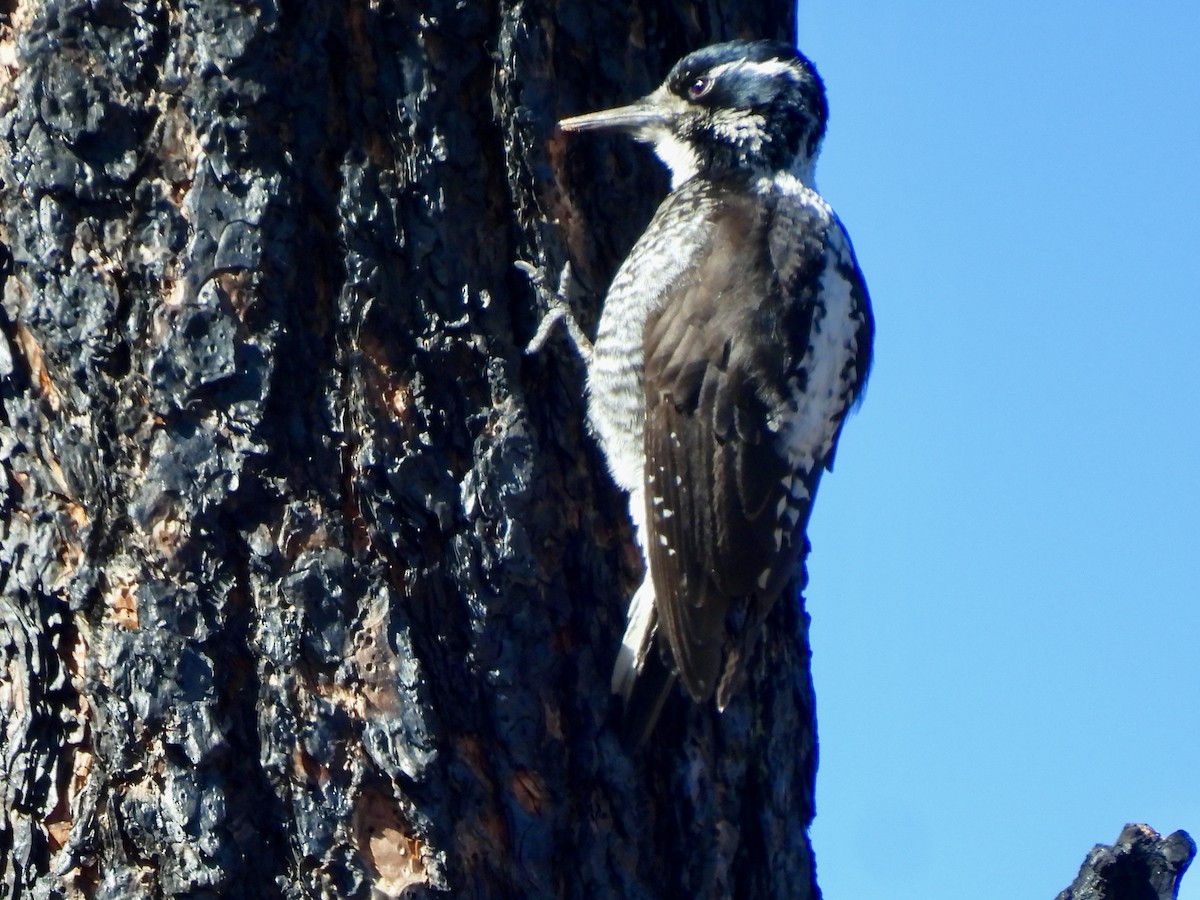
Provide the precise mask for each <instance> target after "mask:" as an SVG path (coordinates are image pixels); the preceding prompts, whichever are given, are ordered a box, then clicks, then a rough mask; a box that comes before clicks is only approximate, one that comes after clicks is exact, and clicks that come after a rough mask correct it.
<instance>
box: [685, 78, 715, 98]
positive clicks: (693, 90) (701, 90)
mask: <svg viewBox="0 0 1200 900" xmlns="http://www.w3.org/2000/svg"><path fill="white" fill-rule="evenodd" d="M712 86H713V82H712V79H711V78H706V77H704V76H703V75H701V76H700V77H699V78H697V79H696V80H695V81H693V82H692V83H691V84H690V85H688V89H687V92H688V96H689V97H691V98H692V99H693V100H699V99H700V98H701V97H703V96H704V95H705V94H707V93H708V92H709V91H710V90H712Z"/></svg>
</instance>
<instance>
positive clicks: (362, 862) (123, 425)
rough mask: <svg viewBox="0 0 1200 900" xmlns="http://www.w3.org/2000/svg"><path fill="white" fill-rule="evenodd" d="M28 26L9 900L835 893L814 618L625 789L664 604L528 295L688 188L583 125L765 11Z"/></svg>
mask: <svg viewBox="0 0 1200 900" xmlns="http://www.w3.org/2000/svg"><path fill="white" fill-rule="evenodd" d="M422 6H423V8H422V9H416V8H414V5H412V4H409V5H404V4H394V3H388V2H380V3H377V2H350V3H337V4H331V3H325V2H294V3H289V4H283V3H278V2H275V3H272V2H263V3H253V4H247V3H238V2H232V0H190V2H189V0H181V2H156V0H129V2H117V0H42V2H35V0H16V2H13V0H9V2H7V3H5V4H3V6H2V7H0V13H2V14H3V15H4V20H3V27H4V30H3V34H2V35H0V65H3V66H4V73H5V80H4V83H3V85H2V86H0V103H2V104H3V114H4V118H3V126H2V129H0V133H2V137H3V159H2V162H0V166H2V168H0V177H2V179H3V187H2V194H0V199H2V202H3V234H2V235H0V239H2V240H3V243H4V244H5V245H7V247H8V248H10V249H11V252H12V257H13V262H12V271H11V274H10V275H9V277H8V278H7V280H6V283H5V287H4V301H3V312H2V314H0V332H2V338H0V371H2V374H3V377H4V381H3V388H2V390H3V396H2V401H3V406H2V409H0V415H2V416H3V419H2V421H0V463H2V467H0V563H2V566H3V570H2V574H0V654H3V657H2V663H3V667H4V668H3V681H2V684H0V709H2V710H3V714H4V725H5V727H4V729H3V731H2V732H0V767H2V768H3V774H0V812H3V816H0V885H3V887H2V888H0V893H4V894H8V895H10V896H14V897H58V896H96V897H113V898H116V897H122V898H127V897H165V896H181V897H182V896H187V897H215V896H229V897H258V896H262V897H273V896H279V897H300V896H338V897H366V896H371V895H372V891H375V892H376V895H377V896H399V895H400V894H402V893H405V892H406V891H407V894H406V895H407V896H416V895H418V894H420V893H421V892H422V891H429V890H434V891H436V890H451V891H453V892H454V893H456V894H457V895H458V896H463V897H617V896H621V897H653V896H682V895H686V896H739V897H767V896H791V897H805V896H809V895H810V894H812V893H813V891H814V889H813V888H812V887H811V885H812V870H811V863H810V856H809V850H808V843H807V839H806V836H805V832H806V826H807V824H808V822H809V819H810V817H811V809H812V773H813V760H814V740H813V734H812V697H811V688H810V685H809V679H808V671H807V649H806V643H805V638H804V617H803V613H802V612H801V610H800V609H799V608H798V607H790V608H789V607H788V606H787V605H786V604H782V605H781V609H780V611H779V614H778V617H777V621H776V622H775V630H774V637H772V639H771V640H769V641H768V642H767V645H766V646H765V648H764V651H763V653H762V662H761V664H760V667H759V675H758V678H757V679H756V681H755V686H754V689H753V690H752V691H750V692H749V693H748V694H747V696H746V698H745V699H744V700H743V701H742V702H740V703H738V704H737V705H736V706H735V708H734V709H732V710H730V712H729V713H728V714H726V715H725V716H724V717H723V718H718V717H717V716H716V715H715V714H714V713H713V712H712V711H711V710H707V709H705V710H698V709H693V708H692V707H691V706H690V705H689V704H687V703H684V702H682V701H680V702H677V703H676V704H675V706H674V708H673V709H672V710H671V712H670V713H669V715H668V717H667V722H666V723H665V726H664V727H663V728H661V729H660V733H659V734H660V742H659V743H658V744H657V745H656V746H655V747H654V748H653V749H652V750H651V751H650V752H649V753H647V754H645V755H644V756H643V757H640V758H636V759H630V758H629V757H627V756H626V755H625V754H624V753H623V752H622V751H621V750H620V748H619V746H618V744H617V742H616V740H615V739H614V737H613V734H612V732H611V730H610V728H609V726H608V722H607V713H608V710H607V706H608V696H607V681H608V671H609V668H610V666H611V664H612V660H613V657H614V654H615V649H616V646H617V641H618V638H619V634H620V631H621V629H622V624H623V623H622V618H623V608H624V600H625V598H626V597H627V596H628V592H629V590H630V587H631V585H632V583H633V582H634V580H635V579H636V578H637V575H638V572H637V570H638V566H639V563H638V561H637V558H636V554H634V553H633V552H632V551H631V548H630V542H629V533H628V523H627V519H626V514H625V509H624V500H623V498H621V497H620V496H619V495H617V494H616V492H615V491H614V490H613V488H612V486H611V484H610V483H609V482H608V480H607V478H606V477H605V475H604V472H603V467H602V465H601V464H600V461H599V459H598V458H597V456H596V452H595V450H594V448H593V447H592V446H591V444H590V442H589V440H588V439H587V437H586V435H585V432H584V428H583V424H582V422H583V407H582V402H581V397H582V372H581V370H580V368H579V366H578V364H577V363H575V362H574V361H572V360H570V359H569V358H568V357H567V356H566V355H565V354H561V353H557V352H556V353H552V354H549V355H547V356H546V357H544V358H539V359H527V358H524V357H522V355H521V353H520V347H521V346H522V344H523V343H524V342H525V341H526V340H527V339H528V337H529V336H530V335H531V333H532V331H533V328H534V325H535V324H536V321H537V318H538V315H539V313H540V309H539V308H538V301H537V300H536V298H535V296H534V293H533V292H532V291H531V290H530V287H529V285H528V284H527V282H526V280H525V278H524V277H523V276H522V275H520V274H519V273H518V272H516V271H515V270H514V269H513V262H514V261H515V260H518V259H527V260H533V261H536V262H538V263H540V264H542V265H544V266H545V267H546V270H547V271H548V272H549V273H550V274H551V276H553V274H554V273H555V272H557V270H558V269H559V267H561V265H562V263H563V262H564V261H565V260H566V259H567V258H568V257H569V258H571V259H572V260H574V262H575V266H576V271H577V273H578V274H579V276H580V279H581V281H582V282H583V283H585V284H586V285H588V286H590V287H591V288H592V289H593V292H592V293H591V294H590V295H589V296H587V297H585V298H583V301H582V302H583V305H585V306H586V307H587V308H586V310H585V311H584V312H585V319H586V318H587V316H591V317H593V318H594V316H595V313H596V311H597V308H598V304H599V296H600V294H601V293H602V291H603V288H604V285H605V284H606V283H607V280H608V279H609V278H610V277H611V273H612V271H613V269H614V267H615V265H616V263H617V262H618V261H619V259H620V257H621V255H622V254H623V252H624V251H625V250H626V249H627V248H628V247H629V245H630V244H631V243H632V241H633V240H634V238H635V236H636V234H637V233H638V231H639V230H640V228H641V227H642V225H643V224H644V223H645V221H646V220H647V219H648V218H649V215H650V213H651V211H652V209H653V207H654V205H655V204H656V202H657V200H658V199H659V198H660V197H661V194H662V192H663V189H664V186H665V183H664V179H663V177H662V175H661V173H659V172H658V171H657V170H656V166H655V165H654V164H653V163H651V162H650V161H649V160H648V159H647V157H646V155H645V154H644V152H643V151H642V150H639V149H636V148H634V147H631V146H629V145H627V144H624V143H618V142H606V141H588V142H572V143H570V144H568V143H567V142H565V141H564V140H563V138H562V137H561V136H560V135H556V134H555V132H554V127H553V124H554V122H555V120H556V119H557V118H558V117H560V116H561V115H565V114H569V113H574V112H579V111H582V110H586V109H591V108H596V107H599V106H602V105H605V104H611V103H615V102H618V101H621V100H625V99H628V98H630V97H632V96H634V95H636V94H639V93H641V92H644V91H646V90H648V89H649V88H650V87H651V86H652V85H653V84H654V83H655V82H656V81H657V80H658V79H659V78H660V77H661V76H662V74H663V73H664V72H665V71H666V69H667V68H668V67H669V65H670V64H671V62H673V61H674V60H675V59H676V58H677V57H678V56H680V55H681V54H682V53H684V52H685V51H686V50H688V49H691V48H693V47H696V46H699V45H702V44H704V43H707V42H709V41H711V40H714V39H720V38H726V37H731V36H734V35H746V36H772V37H781V36H785V35H787V34H788V33H790V31H791V23H792V10H791V3H790V0H770V2H765V3H764V2H760V0H755V2H753V3H750V2H747V3H741V4H732V3H729V4H722V5H721V9H720V10H718V7H717V5H716V4H712V3H708V2H678V0H671V2H652V0H637V2H633V3H620V4H591V3H578V4H550V3H546V2H532V3H508V2H501V3H465V4H459V3H453V2H437V0H431V2H429V3H426V4H423V5H422Z"/></svg>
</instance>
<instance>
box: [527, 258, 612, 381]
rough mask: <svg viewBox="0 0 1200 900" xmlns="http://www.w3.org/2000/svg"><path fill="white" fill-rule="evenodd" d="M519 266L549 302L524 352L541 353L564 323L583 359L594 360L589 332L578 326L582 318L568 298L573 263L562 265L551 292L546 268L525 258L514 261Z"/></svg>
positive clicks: (585, 361)
mask: <svg viewBox="0 0 1200 900" xmlns="http://www.w3.org/2000/svg"><path fill="white" fill-rule="evenodd" d="M513 265H514V266H515V267H516V268H517V269H518V270H520V271H521V272H523V273H525V275H526V277H527V278H528V279H529V282H530V284H532V285H533V289H534V290H535V291H537V293H538V295H539V296H540V297H541V298H542V300H543V301H544V302H545V303H546V307H547V309H546V314H545V315H544V316H543V317H542V321H541V322H540V323H539V324H538V327H537V331H536V332H534V335H533V338H532V339H531V340H530V341H529V343H528V344H527V345H526V346H525V353H526V354H527V355H532V354H534V353H538V352H540V351H541V349H542V348H543V347H544V346H545V344H546V341H548V340H549V339H550V335H552V334H553V333H554V329H555V326H557V325H558V324H559V323H562V325H563V327H564V328H566V330H567V337H568V338H570V340H571V343H572V345H574V347H575V352H576V353H578V354H579V356H580V357H581V358H582V359H583V361H584V364H589V363H591V361H592V342H591V341H590V340H589V339H588V336H587V335H586V334H584V333H583V329H582V328H581V327H580V326H579V322H577V321H576V319H575V314H574V313H573V312H572V311H571V305H570V302H569V300H568V298H569V297H570V291H571V287H572V284H573V282H572V276H571V264H570V263H569V262H568V263H567V264H566V265H564V266H563V269H562V275H561V276H560V277H559V279H558V290H557V291H555V292H553V293H551V291H550V289H549V288H547V287H546V274H545V271H544V270H543V269H542V268H541V267H539V266H535V265H534V264H533V263H530V262H526V261H525V260H517V261H516V262H515V263H514V264H513Z"/></svg>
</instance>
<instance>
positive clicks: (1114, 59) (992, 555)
mask: <svg viewBox="0 0 1200 900" xmlns="http://www.w3.org/2000/svg"><path fill="white" fill-rule="evenodd" d="M799 44H800V47H801V49H802V50H803V51H804V52H805V53H807V54H808V55H809V56H810V57H812V59H813V60H814V61H815V62H816V64H817V66H818V68H819V69H820V71H821V72H822V74H823V75H824V77H825V81H826V84H827V86H828V89H829V96H830V103H831V107H832V118H831V123H830V132H829V136H828V138H827V140H826V142H825V148H824V153H823V155H822V159H821V163H820V165H819V166H818V169H817V179H818V185H819V187H820V189H821V191H822V193H823V194H824V195H825V196H826V198H827V199H828V200H829V201H830V202H831V203H832V204H833V206H834V207H835V209H837V210H838V212H839V214H840V215H841V217H842V220H843V221H844V222H845V224H846V226H847V228H848V230H849V232H850V234H851V237H852V238H853V240H854V243H855V246H856V249H857V251H858V255H859V261H860V263H861V264H862V267H863V270H864V272H865V273H866V276H867V281H868V283H869V285H870V288H871V293H872V298H873V301H874V304H875V311H876V316H877V321H878V332H879V337H878V343H877V355H876V367H875V371H874V376H873V381H872V383H871V386H870V389H869V390H868V393H867V398H866V402H865V405H864V406H863V409H862V411H861V412H860V413H859V414H858V415H857V417H856V418H855V419H853V420H852V421H851V422H850V424H849V425H848V427H847V429H846V433H845V435H844V436H843V441H842V445H841V448H840V449H839V453H838V466H837V471H836V472H835V473H833V475H832V476H827V477H826V479H825V481H824V482H823V484H822V486H821V496H820V499H819V501H818V503H817V506H816V512H815V516H814V519H813V523H812V528H811V537H812V541H813V545H814V551H813V555H812V557H811V560H810V574H811V584H810V587H809V591H808V599H809V610H810V612H811V614H812V617H813V629H812V641H813V652H814V666H813V668H814V677H815V679H816V687H817V700H818V721H819V727H820V741H821V765H820V772H819V774H818V778H817V820H816V825H815V826H814V828H813V841H814V845H815V848H816V853H817V865H818V879H819V881H820V884H821V886H822V889H823V891H824V892H825V896H826V900H908V898H913V900H942V898H946V900H950V898H953V900H962V898H964V897H968V896H969V897H970V898H971V900H1014V898H1020V900H1039V898H1041V900H1053V897H1054V896H1055V894H1056V893H1057V892H1058V891H1059V890H1061V889H1062V888H1064V887H1066V886H1067V885H1068V884H1069V883H1070V881H1071V880H1072V878H1074V876H1075V874H1076V872H1077V870H1078V867H1079V864H1080V863H1081V862H1082V860H1083V857H1084V855H1085V853H1086V852H1087V851H1088V850H1089V849H1090V848H1091V846H1092V845H1093V844H1095V843H1111V842H1112V841H1113V840H1115V839H1116V837H1117V835H1118V833H1119V832H1120V831H1121V828H1122V827H1123V826H1124V825H1125V823H1126V822H1134V821H1138V822H1146V823H1148V824H1149V825H1151V826H1153V827H1154V828H1156V829H1158V830H1159V831H1161V832H1163V833H1168V832H1171V831H1174V830H1175V829H1178V828H1183V829H1186V830H1188V831H1189V832H1190V833H1191V834H1192V836H1193V837H1195V838H1197V839H1200V590H1198V589H1197V580H1198V570H1200V474H1198V472H1197V469H1198V467H1200V400H1198V398H1200V3H1197V2H1195V0H1174V2H1170V0H1166V2H1159V3H1148V4H1140V5H1138V6H1137V7H1136V10H1135V8H1134V7H1133V6H1131V5H1129V4H1124V5H1117V4H1097V3H1095V2H1082V0H1079V2H1052V3H1045V2H1031V0H1015V2H1011V0H1010V2H1006V3H998V2H984V3H970V4H946V3H932V2H914V3H905V4H895V3H885V2H882V0H876V2H870V3H863V2H851V0H800V27H799ZM1180 897H1181V898H1182V900H1200V863H1198V864H1196V865H1195V866H1193V869H1192V870H1191V871H1190V872H1189V873H1188V875H1187V876H1185V878H1184V881H1183V890H1182V892H1181V894H1180Z"/></svg>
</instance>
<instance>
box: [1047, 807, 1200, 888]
mask: <svg viewBox="0 0 1200 900" xmlns="http://www.w3.org/2000/svg"><path fill="white" fill-rule="evenodd" d="M1195 855H1196V842H1195V841H1193V840H1192V838H1191V836H1190V835H1188V833H1187V832H1186V831H1176V832H1175V833H1174V834H1171V835H1168V836H1167V837H1163V836H1162V835H1160V834H1159V833H1158V832H1157V831H1155V830H1154V829H1152V828H1149V827H1147V826H1146V825H1126V826H1125V829H1124V830H1123V831H1122V832H1121V836H1120V837H1118V838H1117V841H1116V843H1115V844H1113V845H1112V846H1111V847H1106V846H1104V845H1103V844H1097V845H1096V846H1095V847H1093V848H1092V852H1091V853H1089V854H1088V855H1087V859H1085V860H1084V862H1083V867H1082V868H1081V869H1080V870H1079V875H1078V877H1077V878H1076V879H1075V881H1074V883H1073V884H1072V885H1071V886H1070V887H1069V888H1067V889H1066V890H1064V891H1063V892H1062V893H1061V894H1059V895H1058V897H1057V898H1055V900H1175V897H1176V896H1177V895H1178V894H1179V879H1181V878H1182V877H1183V873H1184V872H1186V871H1187V868H1188V866H1189V865H1190V864H1191V862H1192V859H1193V858H1194V857H1195Z"/></svg>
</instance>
